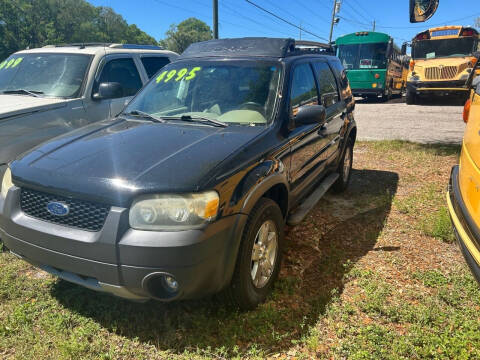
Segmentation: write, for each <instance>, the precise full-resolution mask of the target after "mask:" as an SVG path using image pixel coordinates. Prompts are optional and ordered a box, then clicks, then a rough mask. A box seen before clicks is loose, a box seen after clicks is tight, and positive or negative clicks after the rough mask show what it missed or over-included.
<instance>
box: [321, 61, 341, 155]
mask: <svg viewBox="0 0 480 360" xmlns="http://www.w3.org/2000/svg"><path fill="white" fill-rule="evenodd" d="M313 65H314V69H315V74H316V76H317V81H318V88H319V92H320V101H321V105H323V106H325V108H326V109H327V121H326V123H325V125H324V126H323V127H322V129H321V131H322V135H323V136H324V137H325V138H326V139H327V143H328V144H327V147H328V149H327V150H326V157H327V164H329V163H331V162H333V161H334V160H335V158H336V157H335V155H337V154H338V151H339V144H340V140H341V135H342V128H343V126H344V124H345V121H344V117H345V116H346V107H345V103H344V101H342V100H340V94H339V91H338V83H337V80H336V78H335V75H334V74H333V72H332V69H331V68H330V66H329V65H328V63H326V62H323V61H316V62H314V64H313Z"/></svg>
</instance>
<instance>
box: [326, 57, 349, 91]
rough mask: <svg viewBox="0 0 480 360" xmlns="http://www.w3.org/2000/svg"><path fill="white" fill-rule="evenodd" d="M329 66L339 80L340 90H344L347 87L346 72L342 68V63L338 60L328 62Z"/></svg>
mask: <svg viewBox="0 0 480 360" xmlns="http://www.w3.org/2000/svg"><path fill="white" fill-rule="evenodd" d="M330 65H331V66H332V68H333V71H334V73H335V75H336V76H337V77H338V79H339V80H340V87H341V88H342V90H345V89H346V88H347V87H348V78H347V72H346V71H345V69H344V68H343V65H342V63H341V62H340V61H339V60H336V61H335V60H334V61H331V62H330Z"/></svg>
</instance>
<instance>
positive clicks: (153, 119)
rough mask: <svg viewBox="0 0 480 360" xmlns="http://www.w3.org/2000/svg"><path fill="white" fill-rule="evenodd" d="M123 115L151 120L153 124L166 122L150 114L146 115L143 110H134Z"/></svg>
mask: <svg viewBox="0 0 480 360" xmlns="http://www.w3.org/2000/svg"><path fill="white" fill-rule="evenodd" d="M122 114H126V115H132V116H138V117H142V118H144V119H149V120H151V121H153V122H156V123H164V122H165V120H164V119H162V118H159V117H156V116H153V115H151V114H149V113H146V112H144V111H141V110H132V111H130V112H128V113H122Z"/></svg>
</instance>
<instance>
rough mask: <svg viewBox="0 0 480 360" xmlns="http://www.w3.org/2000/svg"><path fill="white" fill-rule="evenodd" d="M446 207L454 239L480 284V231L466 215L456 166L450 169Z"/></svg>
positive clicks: (467, 214)
mask: <svg viewBox="0 0 480 360" xmlns="http://www.w3.org/2000/svg"><path fill="white" fill-rule="evenodd" d="M447 205H448V211H449V213H450V218H451V220H452V224H453V228H454V233H455V237H456V239H457V241H458V243H459V245H460V249H461V251H462V254H463V256H464V258H465V260H466V262H467V264H468V266H469V267H470V270H471V271H472V273H473V275H474V276H475V279H476V280H477V282H478V283H480V230H479V229H478V227H477V225H476V224H475V223H474V221H473V219H472V217H471V216H470V214H469V213H468V210H467V208H466V206H465V203H464V201H463V199H462V195H461V193H460V187H459V184H458V165H457V166H454V167H453V168H452V172H451V175H450V182H449V186H448V192H447Z"/></svg>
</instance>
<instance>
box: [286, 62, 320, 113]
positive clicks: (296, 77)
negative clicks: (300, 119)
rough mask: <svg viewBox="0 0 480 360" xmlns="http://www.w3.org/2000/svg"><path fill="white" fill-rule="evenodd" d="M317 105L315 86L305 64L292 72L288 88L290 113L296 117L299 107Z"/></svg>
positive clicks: (310, 71) (310, 70) (308, 65)
mask: <svg viewBox="0 0 480 360" xmlns="http://www.w3.org/2000/svg"><path fill="white" fill-rule="evenodd" d="M308 105H318V94H317V86H316V85H315V78H314V77H313V73H312V69H311V67H310V64H308V63H305V64H301V65H298V66H296V67H295V69H294V70H293V78H292V84H291V88H290V109H291V110H290V111H291V114H292V115H296V114H297V112H298V108H299V107H300V106H308Z"/></svg>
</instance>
